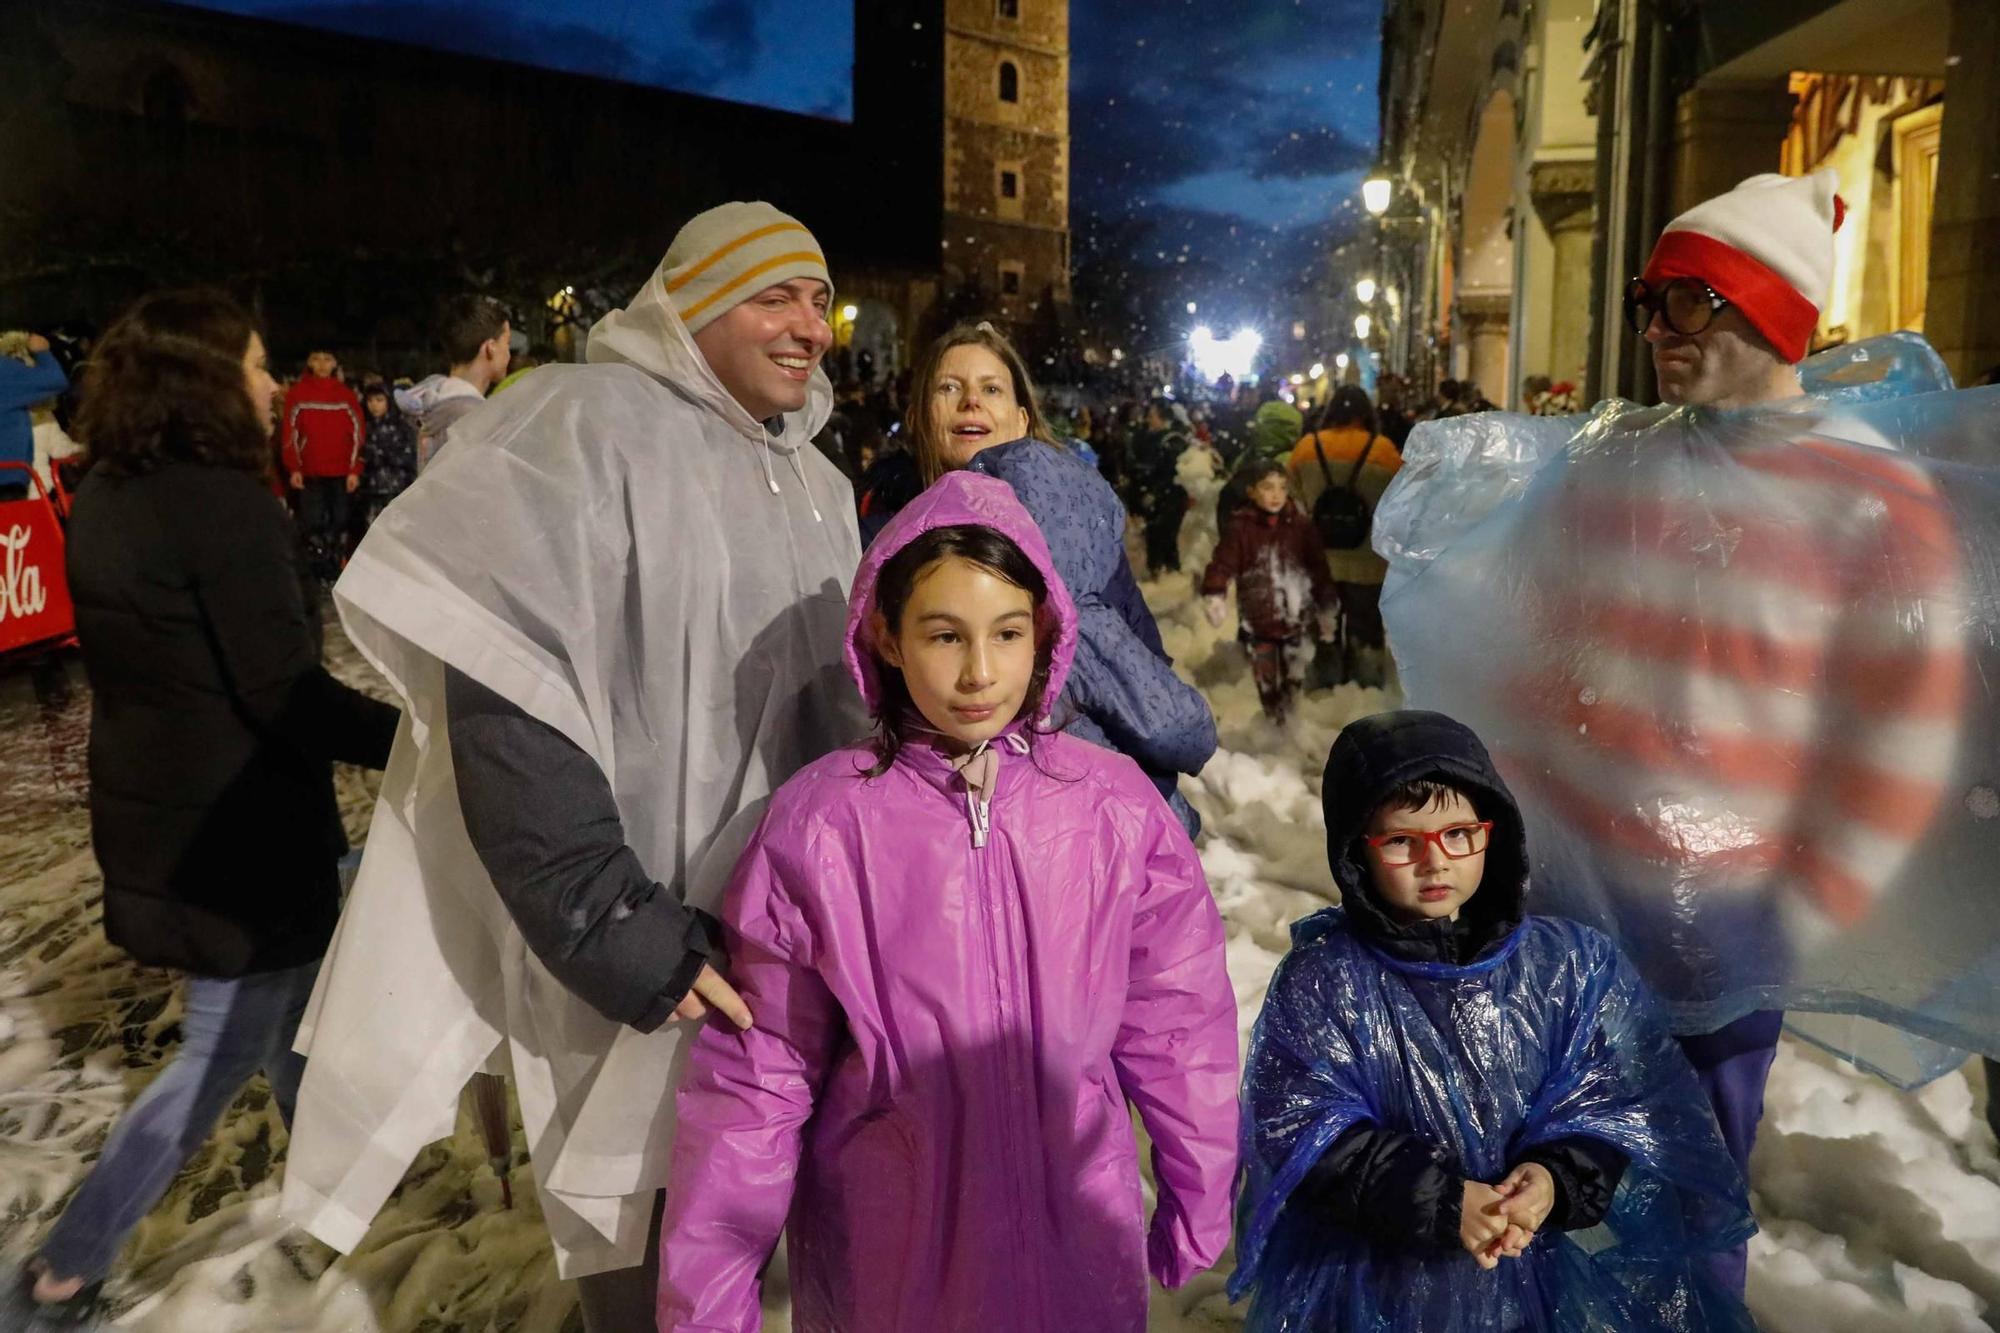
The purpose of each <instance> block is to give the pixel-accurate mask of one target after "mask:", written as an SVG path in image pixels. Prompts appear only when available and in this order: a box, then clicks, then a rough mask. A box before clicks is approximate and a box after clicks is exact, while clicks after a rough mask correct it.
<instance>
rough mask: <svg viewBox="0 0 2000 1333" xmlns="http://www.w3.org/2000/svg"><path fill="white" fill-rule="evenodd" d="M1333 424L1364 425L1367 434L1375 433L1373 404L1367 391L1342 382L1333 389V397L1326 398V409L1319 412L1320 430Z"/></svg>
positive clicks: (1355, 385) (1356, 385)
mask: <svg viewBox="0 0 2000 1333" xmlns="http://www.w3.org/2000/svg"><path fill="white" fill-rule="evenodd" d="M1333 426H1366V427H1367V428H1368V434H1369V435H1370V436H1373V435H1375V434H1376V429H1375V404H1374V403H1372V402H1370V401H1369V399H1368V391H1367V390H1366V389H1364V388H1362V387H1361V386H1360V385H1358V384H1343V385H1341V386H1340V387H1339V388H1338V389H1335V390H1334V391H1333V397H1331V398H1329V399H1327V400H1326V409H1325V411H1323V412H1322V413H1321V414H1320V419H1319V427H1318V429H1320V430H1326V429H1327V428H1329V427H1333Z"/></svg>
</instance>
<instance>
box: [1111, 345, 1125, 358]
mask: <svg viewBox="0 0 2000 1333" xmlns="http://www.w3.org/2000/svg"><path fill="white" fill-rule="evenodd" d="M1111 359H1112V360H1113V361H1123V360H1124V359H1125V349H1124V348H1122V347H1114V348H1112V349H1111Z"/></svg>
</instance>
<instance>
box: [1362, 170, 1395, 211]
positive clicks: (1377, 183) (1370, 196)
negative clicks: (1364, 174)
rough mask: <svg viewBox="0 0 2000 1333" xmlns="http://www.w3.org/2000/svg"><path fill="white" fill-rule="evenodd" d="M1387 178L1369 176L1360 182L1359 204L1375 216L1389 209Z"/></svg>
mask: <svg viewBox="0 0 2000 1333" xmlns="http://www.w3.org/2000/svg"><path fill="white" fill-rule="evenodd" d="M1389 190H1390V185H1389V178H1388V177H1387V176H1370V177H1369V178H1368V179H1367V180H1365V181H1363V182H1361V206H1362V207H1363V208H1366V209H1367V210H1368V211H1369V212H1370V213H1372V214H1374V215H1375V216H1376V217H1378V218H1379V217H1381V216H1382V215H1383V214H1384V213H1386V212H1388V211H1389Z"/></svg>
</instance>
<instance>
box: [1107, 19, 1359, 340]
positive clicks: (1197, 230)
mask: <svg viewBox="0 0 2000 1333" xmlns="http://www.w3.org/2000/svg"><path fill="white" fill-rule="evenodd" d="M1070 16H1071V18H1070V46H1071V58H1072V63H1073V69H1072V73H1071V82H1070V131H1071V134H1072V136H1073V148H1072V152H1073V160H1072V166H1071V181H1070V197H1071V209H1072V214H1071V225H1072V227H1073V228H1074V230H1075V231H1076V233H1077V235H1076V241H1075V249H1076V256H1077V263H1078V265H1079V267H1081V266H1082V265H1084V264H1086V263H1104V264H1111V265H1118V264H1121V263H1122V264H1128V265H1130V266H1132V267H1134V268H1147V267H1150V268H1154V269H1158V268H1160V267H1162V266H1169V265H1170V266H1173V267H1175V268H1178V269H1180V270H1181V273H1182V275H1184V276H1183V277H1181V278H1179V279H1178V280H1176V281H1175V282H1174V283H1173V285H1174V286H1175V287H1176V288H1177V289H1184V291H1185V296H1186V299H1189V300H1194V301H1196V302H1198V303H1199V304H1201V306H1202V314H1203V315H1204V316H1206V315H1208V314H1209V313H1210V312H1211V310H1212V311H1213V312H1214V313H1215V315H1216V316H1217V320H1216V323H1217V327H1218V328H1220V327H1221V325H1222V324H1223V323H1225V322H1227V321H1228V320H1230V319H1234V318H1238V317H1241V318H1245V319H1249V320H1253V321H1256V320H1269V319H1274V318H1276V317H1278V316H1279V315H1280V314H1284V313H1287V311H1288V307H1291V306H1293V305H1294V304H1295V298H1296V297H1297V296H1299V295H1302V294H1303V292H1304V290H1305V288H1306V285H1307V283H1308V282H1309V275H1310V274H1311V273H1313V272H1314V271H1316V269H1317V268H1318V267H1320V266H1323V264H1324V256H1325V254H1326V250H1327V248H1328V246H1329V244H1330V242H1331V241H1332V240H1335V239H1338V238H1340V237H1342V236H1344V235H1346V234H1348V232H1349V231H1350V230H1351V229H1353V228H1355V227H1357V226H1358V225H1359V223H1360V221H1361V219H1362V217H1363V216H1364V215H1363V214H1362V213H1361V205H1360V200H1359V197H1358V192H1359V189H1360V183H1361V180H1362V177H1363V176H1364V175H1365V174H1366V172H1367V168H1368V165H1369V163H1370V162H1371V161H1372V160H1373V157H1374V149H1375V141H1376V133H1377V113H1376V100H1375V83H1376V77H1377V71H1378V64H1379V59H1380V46H1381V21H1382V3H1381V0H1157V2H1156V3H1148V4H1135V3H1131V0H1072V3H1071V6H1070ZM1183 256H1185V258H1183ZM1079 276H1080V278H1081V276H1082V275H1081V274H1080V275H1079Z"/></svg>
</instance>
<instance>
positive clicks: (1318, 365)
mask: <svg viewBox="0 0 2000 1333" xmlns="http://www.w3.org/2000/svg"><path fill="white" fill-rule="evenodd" d="M1324 374H1326V362H1324V361H1315V362H1313V363H1312V369H1311V370H1308V371H1307V372H1306V378H1308V379H1315V380H1316V379H1318V378H1319V377H1320V376H1322V375H1324Z"/></svg>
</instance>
